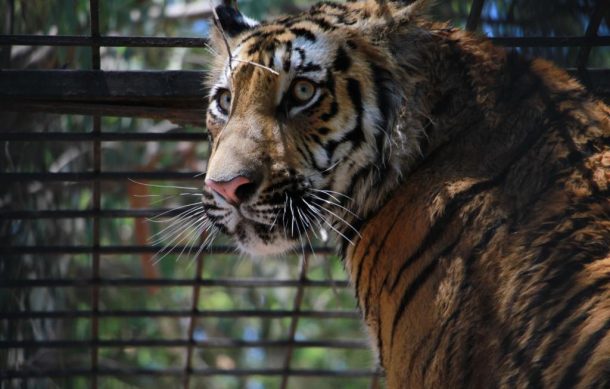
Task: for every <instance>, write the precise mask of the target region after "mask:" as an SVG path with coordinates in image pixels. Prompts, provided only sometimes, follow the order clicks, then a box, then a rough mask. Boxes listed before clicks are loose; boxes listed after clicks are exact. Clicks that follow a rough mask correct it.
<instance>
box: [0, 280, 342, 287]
mask: <svg viewBox="0 0 610 389" xmlns="http://www.w3.org/2000/svg"><path fill="white" fill-rule="evenodd" d="M196 285H198V286H200V287H227V288H262V287H271V288H282V287H287V288H288V287H289V288H295V287H299V286H304V287H310V288H331V287H335V288H346V287H348V286H349V284H348V282H347V281H335V280H278V279H272V278H267V279H265V278H252V279H246V278H236V279H221V278H215V279H203V280H197V279H171V278H159V279H148V278H100V279H97V280H95V279H92V278H79V279H66V278H62V279H20V280H18V279H10V280H6V279H5V280H1V281H0V289H8V288H10V289H16V288H50V287H52V288H59V287H61V288H66V287H70V288H88V287H92V286H102V287H148V286H157V287H180V286H189V287H190V286H196Z"/></svg>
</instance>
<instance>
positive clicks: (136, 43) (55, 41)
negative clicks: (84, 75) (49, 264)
mask: <svg viewBox="0 0 610 389" xmlns="http://www.w3.org/2000/svg"><path fill="white" fill-rule="evenodd" d="M207 43H208V40H207V39H206V38H171V37H146V36H101V37H91V36H82V35H18V34H15V35H0V46H6V45H17V46H92V45H96V46H102V47H201V48H203V47H206V45H207Z"/></svg>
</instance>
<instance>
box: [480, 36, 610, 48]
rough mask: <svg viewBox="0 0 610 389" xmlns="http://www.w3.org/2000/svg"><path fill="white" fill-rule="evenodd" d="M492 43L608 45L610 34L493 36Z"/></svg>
mask: <svg viewBox="0 0 610 389" xmlns="http://www.w3.org/2000/svg"><path fill="white" fill-rule="evenodd" d="M489 40H490V41H492V42H493V43H494V44H496V45H498V46H506V47H578V46H583V47H587V46H589V47H590V46H610V36H595V37H583V36H565V37H550V36H549V37H546V36H536V37H533V36H532V37H493V38H489Z"/></svg>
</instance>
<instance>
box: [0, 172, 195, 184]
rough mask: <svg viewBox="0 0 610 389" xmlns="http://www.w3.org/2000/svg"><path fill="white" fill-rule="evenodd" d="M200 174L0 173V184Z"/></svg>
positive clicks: (181, 177) (192, 176)
mask: <svg viewBox="0 0 610 389" xmlns="http://www.w3.org/2000/svg"><path fill="white" fill-rule="evenodd" d="M200 176H201V172H174V171H167V172H101V173H99V174H96V173H95V172H82V173H0V181H2V182H23V181H45V182H82V181H94V180H99V181H116V180H128V179H134V180H196V179H197V178H198V177H200Z"/></svg>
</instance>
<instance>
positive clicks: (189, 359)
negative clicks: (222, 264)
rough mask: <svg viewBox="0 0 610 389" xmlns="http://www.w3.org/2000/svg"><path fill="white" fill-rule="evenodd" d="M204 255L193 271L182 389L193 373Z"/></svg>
mask: <svg viewBox="0 0 610 389" xmlns="http://www.w3.org/2000/svg"><path fill="white" fill-rule="evenodd" d="M206 237H207V234H206V233H204V234H203V235H202V237H201V240H200V244H203V242H204V241H205V238H206ZM204 259H205V254H203V251H202V252H201V253H199V254H198V255H197V268H196V269H195V280H196V282H195V285H193V303H192V306H191V315H190V317H189V320H190V322H189V329H188V339H189V344H188V346H187V347H186V366H185V368H184V369H185V372H184V381H183V387H184V389H189V387H190V384H191V375H192V373H193V351H194V349H195V328H196V326H197V317H198V316H199V315H198V311H199V292H200V289H201V288H200V285H201V284H200V281H201V280H203V268H204V266H203V265H204Z"/></svg>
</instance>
